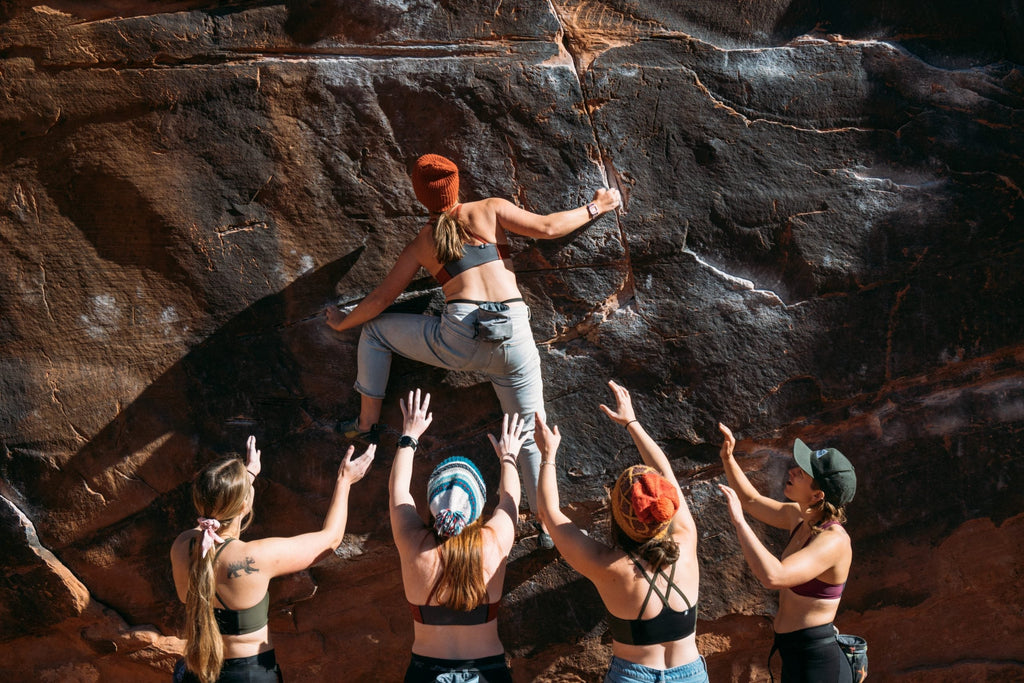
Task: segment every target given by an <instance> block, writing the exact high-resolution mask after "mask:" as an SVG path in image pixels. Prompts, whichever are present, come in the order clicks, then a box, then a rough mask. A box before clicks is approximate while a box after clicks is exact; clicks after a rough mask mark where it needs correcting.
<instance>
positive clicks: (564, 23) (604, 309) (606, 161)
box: [549, 0, 636, 341]
mask: <svg viewBox="0 0 1024 683" xmlns="http://www.w3.org/2000/svg"><path fill="white" fill-rule="evenodd" d="M549 7H551V10H552V12H553V13H554V14H555V16H556V17H557V18H558V23H559V26H560V29H559V32H558V34H557V35H556V36H555V41H556V43H557V45H558V48H559V50H560V51H564V52H566V53H567V54H568V55H569V56H570V57H571V59H572V64H573V70H574V72H575V74H576V81H577V83H579V86H580V93H581V95H582V97H583V102H582V105H583V111H585V112H586V115H587V120H588V121H590V130H591V134H592V135H593V136H594V141H595V143H596V144H597V150H596V154H597V157H598V158H597V162H598V167H599V169H600V171H601V175H602V176H603V177H604V184H605V187H608V188H613V189H617V190H618V191H619V193H620V195H621V196H622V209H621V210H623V211H625V209H626V206H627V203H628V199H629V191H628V188H627V187H625V185H624V184H623V183H622V179H621V177H620V176H619V173H618V171H616V170H615V164H614V162H613V160H612V158H611V157H610V156H609V155H608V154H606V152H605V149H606V148H605V145H604V144H603V142H602V140H601V135H600V131H599V128H598V126H597V124H596V122H595V121H594V109H593V108H592V107H591V106H590V104H589V103H590V102H591V98H590V97H589V96H588V94H587V86H586V82H585V80H584V79H583V78H582V75H583V73H584V72H586V70H587V69H588V68H589V67H590V65H591V64H592V63H593V61H594V59H596V58H597V57H598V56H599V55H600V53H601V52H604V51H605V50H607V49H610V48H612V47H614V46H616V45H624V44H626V42H627V41H623V40H618V41H610V42H605V41H597V40H593V41H592V40H588V37H587V34H586V33H583V32H582V31H581V29H580V26H579V23H578V22H577V21H576V19H577V18H578V16H579V14H580V13H581V12H583V11H584V10H585V9H586V7H587V4H586V3H581V4H580V5H579V6H577V8H576V14H575V15H570V14H568V13H567V12H566V11H564V10H563V9H562V8H560V7H558V6H556V5H554V3H553V2H552V1H550V0H549ZM606 11H607V8H602V12H601V15H600V16H599V17H598V21H597V25H598V26H599V27H602V28H603V20H604V16H605V12H606ZM622 23H624V18H623V17H621V16H620V17H619V18H618V24H619V25H620V26H621V24H622ZM598 35H603V32H602V31H599V32H598ZM598 42H600V43H601V44H602V45H603V46H604V47H603V49H601V50H600V51H595V50H594V49H592V48H593V47H594V45H596V44H598ZM614 218H615V222H616V225H617V226H618V229H619V242H620V243H621V244H622V250H623V264H624V266H625V277H624V278H623V279H622V281H621V286H620V287H619V289H618V290H617V291H616V292H614V293H613V294H612V295H611V296H609V297H608V298H606V299H605V300H604V301H603V302H601V303H600V304H599V305H598V306H597V307H596V308H595V309H594V310H593V311H591V312H590V313H589V314H588V315H587V316H586V318H584V320H583V322H581V323H580V324H579V325H577V326H575V327H576V329H579V330H581V332H580V334H585V333H586V332H589V330H590V329H592V328H593V327H595V326H597V325H599V324H600V322H601V321H603V320H605V319H606V318H607V317H608V316H609V315H611V314H612V313H613V312H614V311H615V310H617V309H618V308H621V307H622V306H623V305H626V306H629V305H634V304H636V288H635V286H634V285H635V282H636V278H635V277H634V274H633V264H632V260H631V257H630V253H629V238H628V235H627V234H626V230H625V228H624V226H623V224H622V221H620V220H619V214H618V212H616V213H615V216H614ZM623 302H625V304H624V303H623ZM575 336H579V334H577V335H575ZM563 337H564V335H561V334H560V335H557V337H556V338H555V339H552V340H551V341H556V340H562V338H563ZM565 338H571V337H565Z"/></svg>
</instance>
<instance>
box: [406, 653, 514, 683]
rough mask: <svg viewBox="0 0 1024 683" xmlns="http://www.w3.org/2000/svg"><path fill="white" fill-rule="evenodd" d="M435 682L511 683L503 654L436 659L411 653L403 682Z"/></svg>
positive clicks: (510, 675) (510, 674)
mask: <svg viewBox="0 0 1024 683" xmlns="http://www.w3.org/2000/svg"><path fill="white" fill-rule="evenodd" d="M436 681H474V682H475V683H512V673H511V672H510V671H509V670H508V665H507V664H506V663H505V655H503V654H502V655H493V656H491V657H481V658H480V659H437V658H436V657H424V656H422V655H418V654H416V653H415V652H414V653H413V654H412V661H410V662H409V668H408V669H407V670H406V672H405V683H435V682H436Z"/></svg>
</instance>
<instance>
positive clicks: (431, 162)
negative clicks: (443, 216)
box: [412, 154, 459, 213]
mask: <svg viewBox="0 0 1024 683" xmlns="http://www.w3.org/2000/svg"><path fill="white" fill-rule="evenodd" d="M412 189H413V190H414V191H415V192H416V199H418V200H420V202H421V203H422V204H423V206H425V207H427V209H428V210H429V211H430V212H431V213H441V212H443V211H446V210H447V209H450V208H451V207H452V206H454V205H455V204H458V202H459V168H458V166H456V165H455V164H454V163H452V162H451V161H450V160H448V159H446V158H444V157H443V156H441V155H439V154H424V155H423V156H421V157H420V158H419V159H417V160H416V164H415V165H414V166H413V168H412Z"/></svg>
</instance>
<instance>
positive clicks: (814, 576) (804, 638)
mask: <svg viewBox="0 0 1024 683" xmlns="http://www.w3.org/2000/svg"><path fill="white" fill-rule="evenodd" d="M719 429H720V430H721V431H722V434H724V435H725V440H724V441H723V442H722V449H721V453H720V455H721V458H722V464H723V465H724V467H725V476H726V478H727V479H728V480H729V486H723V485H719V488H720V489H721V490H722V493H723V494H724V495H725V498H726V501H727V502H728V505H729V516H730V518H731V519H732V523H733V526H734V527H735V528H736V533H737V535H738V536H739V541H740V547H741V548H742V549H743V555H744V557H746V559H747V564H749V565H750V568H751V570H752V571H753V572H754V575H755V576H756V577H757V578H758V580H759V581H760V582H761V583H762V584H763V585H764V587H765V588H769V589H772V590H776V589H777V590H779V611H778V612H777V613H776V615H775V622H774V629H775V642H774V644H773V645H772V651H771V654H769V656H768V663H769V670H770V666H771V655H773V654H774V653H775V651H776V650H778V651H779V653H780V654H781V656H782V682H783V683H804V682H806V683H811V682H813V683H847V682H849V681H852V680H853V672H852V670H851V667H850V665H849V663H848V661H847V659H846V656H845V655H844V654H843V652H842V650H840V647H839V643H838V642H837V640H836V630H835V629H834V628H833V626H832V621H833V619H835V616H836V612H837V611H838V609H839V599H840V598H841V597H842V594H843V588H844V587H845V586H846V580H847V577H848V576H849V575H850V562H851V560H852V557H853V550H852V547H851V544H850V536H849V534H847V533H846V529H844V528H843V523H844V522H845V521H846V513H845V510H844V506H845V505H846V504H847V503H849V502H850V501H851V500H853V496H854V493H855V492H856V490H857V476H856V474H855V473H854V470H853V465H852V464H851V463H850V461H849V460H848V459H847V458H846V456H844V455H843V454H842V453H840V452H839V451H837V450H836V449H834V448H823V449H820V450H816V451H812V450H811V449H810V448H808V447H807V446H806V445H805V444H804V442H803V441H801V440H800V439H797V440H796V442H795V443H794V444H793V455H794V457H795V458H796V463H795V464H794V466H793V467H791V468H790V469H789V473H788V475H787V478H786V486H785V489H784V492H785V496H786V498H788V499H789V500H788V502H779V501H777V500H774V499H772V498H768V497H767V496H763V495H761V494H760V493H758V492H757V489H756V488H754V486H753V485H752V484H751V483H750V480H749V479H747V475H746V474H744V473H743V470H742V468H740V466H739V463H737V462H736V458H735V457H734V456H733V449H734V448H735V447H736V438H735V437H734V436H733V434H732V431H730V429H729V428H728V427H726V426H725V425H722V424H720V425H719ZM744 512H746V513H747V514H749V515H750V516H751V517H753V518H754V519H757V520H759V521H761V522H763V523H765V524H767V525H769V526H774V527H778V528H780V529H786V530H788V531H789V532H790V535H789V542H788V543H787V544H786V548H785V550H783V551H782V556H781V558H780V559H776V558H775V556H774V555H772V554H771V552H769V551H768V549H767V548H765V547H764V545H763V544H762V543H761V541H760V540H758V538H757V536H756V535H755V534H754V532H753V530H752V529H751V528H750V526H748V525H747V521H746V519H745V518H744V516H743V513H744Z"/></svg>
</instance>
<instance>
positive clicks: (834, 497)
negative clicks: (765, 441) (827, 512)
mask: <svg viewBox="0 0 1024 683" xmlns="http://www.w3.org/2000/svg"><path fill="white" fill-rule="evenodd" d="M793 457H794V458H796V464H797V465H799V466H800V469H802V470H803V471H804V472H806V473H807V474H809V475H811V477H812V478H813V479H814V482H815V483H816V484H817V485H818V488H820V489H821V490H822V491H823V492H824V493H825V500H827V501H828V502H830V503H832V504H833V505H835V506H836V507H842V506H843V505H846V504H847V503H849V502H850V501H851V500H853V496H854V494H855V493H856V492H857V473H856V472H854V471H853V463H851V462H850V461H849V459H847V457H846V456H845V455H843V454H842V453H840V452H839V451H837V450H836V449H835V448H822V449H820V450H817V451H812V450H811V449H810V448H809V447H808V446H807V444H805V443H804V442H803V441H801V440H800V439H797V440H796V441H795V442H793Z"/></svg>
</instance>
